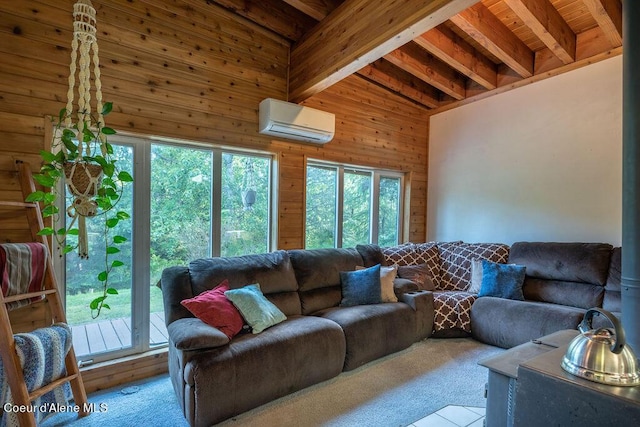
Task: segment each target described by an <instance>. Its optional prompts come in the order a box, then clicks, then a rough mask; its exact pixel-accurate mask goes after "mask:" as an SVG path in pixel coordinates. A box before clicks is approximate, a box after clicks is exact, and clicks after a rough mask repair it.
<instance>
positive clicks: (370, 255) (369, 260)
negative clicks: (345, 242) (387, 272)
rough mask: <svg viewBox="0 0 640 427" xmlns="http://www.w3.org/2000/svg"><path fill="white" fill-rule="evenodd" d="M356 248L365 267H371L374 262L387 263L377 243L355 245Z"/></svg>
mask: <svg viewBox="0 0 640 427" xmlns="http://www.w3.org/2000/svg"><path fill="white" fill-rule="evenodd" d="M356 250H357V251H358V253H359V254H360V256H361V257H362V262H363V263H364V264H363V265H364V266H365V267H373V266H374V265H376V264H380V265H383V266H384V265H387V264H386V263H385V260H384V254H383V253H382V249H380V246H378V245H373V244H369V245H356Z"/></svg>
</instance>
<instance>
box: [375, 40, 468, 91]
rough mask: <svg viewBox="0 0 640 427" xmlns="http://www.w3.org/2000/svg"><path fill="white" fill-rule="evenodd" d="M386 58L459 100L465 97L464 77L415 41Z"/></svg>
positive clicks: (385, 57) (387, 55)
mask: <svg viewBox="0 0 640 427" xmlns="http://www.w3.org/2000/svg"><path fill="white" fill-rule="evenodd" d="M384 59H386V60H387V61H389V62H391V63H392V64H393V65H395V66H396V67H398V68H401V69H403V70H405V71H406V72H407V73H410V74H413V75H414V76H416V77H418V78H419V79H420V80H423V81H425V82H427V83H429V84H430V85H431V86H433V87H435V88H437V89H440V90H441V91H443V92H444V93H446V94H447V95H450V96H452V97H453V98H455V99H457V100H460V99H464V98H465V95H466V93H465V81H464V79H463V78H462V77H461V76H460V75H459V74H458V73H457V72H456V71H454V70H453V69H452V68H451V67H449V66H448V65H446V64H445V63H443V62H441V61H439V60H438V59H436V58H434V57H433V56H431V55H429V54H428V53H427V51H425V50H424V49H422V48H420V46H418V45H416V44H415V43H413V42H411V43H407V44H406V45H404V46H402V47H400V48H398V49H396V50H394V51H393V52H391V53H388V54H386V55H385V56H384Z"/></svg>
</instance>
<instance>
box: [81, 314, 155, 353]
mask: <svg viewBox="0 0 640 427" xmlns="http://www.w3.org/2000/svg"><path fill="white" fill-rule="evenodd" d="M150 320H151V329H150V330H149V341H150V343H151V345H157V344H164V343H166V342H167V327H166V326H165V324H164V313H163V312H159V313H151V319H150ZM71 331H72V333H73V348H74V350H75V352H76V356H78V357H80V356H86V355H87V354H91V353H98V352H104V351H113V350H120V349H123V348H127V347H130V346H131V318H129V317H125V318H121V319H113V320H103V321H100V322H95V323H88V324H86V325H80V326H72V327H71Z"/></svg>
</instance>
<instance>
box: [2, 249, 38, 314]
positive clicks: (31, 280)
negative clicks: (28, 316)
mask: <svg viewBox="0 0 640 427" xmlns="http://www.w3.org/2000/svg"><path fill="white" fill-rule="evenodd" d="M46 271H47V247H46V246H45V245H43V244H42V243H3V244H0V283H1V284H2V295H4V296H5V297H7V296H11V295H19V294H25V293H28V292H36V291H40V290H42V289H43V286H44V277H45V273H46ZM39 299H42V297H36V298H31V299H30V300H21V301H14V302H11V303H9V304H7V309H8V310H14V309H16V308H18V307H22V306H25V305H28V304H30V303H32V302H34V301H37V300H39Z"/></svg>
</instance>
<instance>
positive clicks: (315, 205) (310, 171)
mask: <svg viewBox="0 0 640 427" xmlns="http://www.w3.org/2000/svg"><path fill="white" fill-rule="evenodd" d="M337 177H338V170H337V168H335V167H322V166H308V167H307V194H306V198H307V206H306V227H305V234H306V236H305V247H306V248H307V249H317V248H333V247H336V246H337V243H336V235H337V230H336V227H337V219H336V218H337V213H336V211H337V210H336V206H337V202H336V200H337V197H338V195H337V193H338V188H337ZM372 183H373V173H371V172H361V171H345V173H344V182H343V196H342V197H343V206H342V245H341V247H343V248H349V247H354V246H356V245H358V244H362V243H368V242H370V234H371V209H372V207H371V196H372ZM399 215H400V178H396V177H385V176H382V177H380V196H379V213H378V244H379V245H380V246H393V245H395V244H397V243H398V241H399V235H398V225H399Z"/></svg>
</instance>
